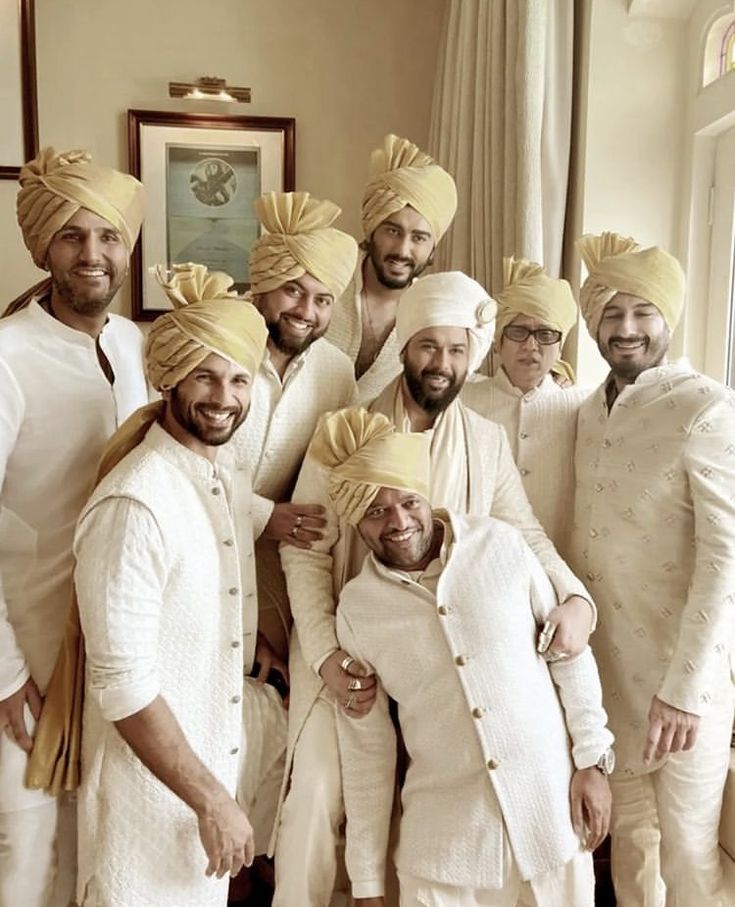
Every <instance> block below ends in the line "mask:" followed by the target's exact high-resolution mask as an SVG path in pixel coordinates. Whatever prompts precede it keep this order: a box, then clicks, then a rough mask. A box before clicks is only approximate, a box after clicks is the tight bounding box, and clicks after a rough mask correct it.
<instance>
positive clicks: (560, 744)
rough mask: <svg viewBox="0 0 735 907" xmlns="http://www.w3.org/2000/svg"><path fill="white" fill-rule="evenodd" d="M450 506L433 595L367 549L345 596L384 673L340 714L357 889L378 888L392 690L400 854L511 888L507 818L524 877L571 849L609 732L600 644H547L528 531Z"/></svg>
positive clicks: (351, 618) (456, 881)
mask: <svg viewBox="0 0 735 907" xmlns="http://www.w3.org/2000/svg"><path fill="white" fill-rule="evenodd" d="M450 519H451V526H452V534H453V537H454V540H453V543H451V544H450V545H449V549H448V552H447V556H446V557H447V560H446V566H445V567H444V570H443V571H442V574H441V577H440V579H439V582H438V586H437V590H436V595H433V594H432V593H431V592H430V591H429V590H427V589H426V588H425V587H424V586H422V585H420V584H419V583H417V582H416V581H415V580H414V579H413V578H412V577H411V576H410V575H408V574H406V573H404V572H401V571H397V570H390V569H388V568H386V567H385V566H384V565H382V564H380V562H379V561H377V560H376V558H375V556H374V555H369V556H368V558H367V559H366V561H365V565H364V566H363V569H362V571H361V572H360V574H359V575H358V577H357V578H355V579H354V580H353V581H352V582H350V583H348V585H347V586H345V588H344V589H343V590H342V594H341V596H340V600H339V607H338V609H337V637H338V639H339V642H340V644H341V646H342V648H344V649H345V650H346V651H348V652H350V653H351V654H352V655H353V656H354V657H355V658H357V659H358V660H359V661H360V662H361V663H363V664H365V665H369V666H370V667H371V668H372V669H373V670H374V671H375V673H376V674H377V676H378V678H379V680H380V689H379V692H378V702H377V703H376V705H375V706H374V707H373V709H372V710H371V711H370V713H369V714H368V715H367V716H365V717H364V718H361V719H359V720H356V719H351V718H348V717H347V716H345V715H344V714H343V713H342V712H339V713H338V717H337V729H338V733H339V742H340V755H341V761H342V772H343V784H344V797H345V806H346V813H347V868H348V871H349V873H350V877H351V879H352V882H353V892H354V894H355V896H356V897H368V896H377V895H378V894H380V893H382V890H381V891H378V890H375V889H372V890H371V886H372V885H375V884H376V883H382V880H383V879H384V877H385V861H386V851H387V843H388V829H389V824H390V814H391V808H392V804H393V791H394V784H395V729H394V726H393V722H392V720H391V717H390V715H389V712H388V697H390V698H391V699H392V700H394V701H395V702H396V703H397V705H398V720H399V723H400V728H401V733H402V736H403V740H404V743H405V746H406V750H407V752H408V755H409V764H408V769H407V773H406V778H405V782H404V784H403V788H402V793H401V804H402V818H401V829H400V844H399V847H398V851H397V853H396V857H395V859H396V866H397V869H398V872H399V873H400V874H403V873H408V874H409V875H413V876H417V877H419V878H424V879H431V880H434V881H437V882H441V883H444V884H449V885H456V886H467V887H470V888H480V889H481V888H496V889H497V888H501V887H502V885H503V882H504V877H505V872H506V866H505V865H504V859H503V829H504V828H505V829H506V830H507V833H508V837H509V839H510V842H511V846H512V850H513V858H514V860H515V862H516V864H517V866H518V869H519V872H520V874H521V877H522V878H523V879H524V880H528V879H530V878H532V877H533V876H536V875H538V874H540V873H544V872H548V871H549V870H552V869H555V868H558V867H560V866H562V865H563V864H565V863H566V862H568V861H569V860H570V859H572V857H573V856H574V854H575V853H576V852H577V851H578V850H579V847H580V842H579V840H578V838H577V836H576V834H575V833H574V830H573V828H572V824H571V815H570V811H569V785H570V782H571V776H572V772H573V770H574V766H576V767H577V768H587V767H589V766H590V765H594V764H595V763H596V761H597V759H598V758H599V756H600V755H601V754H602V753H604V752H605V751H606V750H607V749H608V747H609V746H611V744H612V735H611V734H610V732H609V731H608V730H607V729H606V727H605V720H606V719H605V713H604V711H603V709H602V691H601V688H600V682H599V677H598V675H597V668H596V666H595V662H594V658H593V656H592V653H591V651H590V650H589V648H588V649H586V650H585V652H584V653H583V654H582V655H581V656H579V657H578V658H575V659H573V660H570V661H566V662H557V663H556V664H553V665H547V663H546V662H545V661H544V659H543V658H542V657H541V656H540V655H538V654H537V652H536V649H535V639H536V636H537V631H538V628H539V627H540V626H541V625H542V624H543V622H544V620H545V619H546V617H547V615H548V613H549V611H551V609H552V608H554V607H555V605H556V595H555V593H554V590H553V587H552V586H551V583H550V582H549V580H548V578H547V576H546V575H545V573H544V572H543V569H542V568H541V565H540V564H539V562H538V560H537V559H536V557H535V556H534V555H533V553H532V552H531V550H530V548H528V546H527V544H526V543H525V542H524V541H523V538H522V536H521V534H520V532H518V530H517V529H514V528H513V527H511V526H508V525H507V524H506V523H502V522H500V521H498V520H493V519H491V518H488V517H466V516H465V517H463V516H458V515H456V514H450ZM407 639H410V640H411V645H410V646H406V640H407ZM567 734H568V735H569V738H571V752H570V746H569V743H568V736H567ZM449 740H451V741H452V745H451V746H447V745H446V741H449ZM572 754H573V760H574V765H573V763H572ZM438 816H440V817H441V820H440V822H438V823H437V821H436V817H438ZM363 886H365V887H364V888H363Z"/></svg>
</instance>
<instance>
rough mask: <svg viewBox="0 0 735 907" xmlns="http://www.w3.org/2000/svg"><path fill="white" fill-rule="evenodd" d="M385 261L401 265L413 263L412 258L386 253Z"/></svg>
mask: <svg viewBox="0 0 735 907" xmlns="http://www.w3.org/2000/svg"><path fill="white" fill-rule="evenodd" d="M385 261H393V262H395V263H396V264H401V265H413V264H414V260H413V258H405V257H404V256H403V255H386V256H385Z"/></svg>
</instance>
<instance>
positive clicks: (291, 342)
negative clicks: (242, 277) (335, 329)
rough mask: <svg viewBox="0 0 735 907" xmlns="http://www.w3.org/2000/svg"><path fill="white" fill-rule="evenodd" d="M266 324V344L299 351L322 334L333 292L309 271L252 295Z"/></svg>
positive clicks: (283, 350)
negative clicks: (264, 291) (268, 289)
mask: <svg viewBox="0 0 735 907" xmlns="http://www.w3.org/2000/svg"><path fill="white" fill-rule="evenodd" d="M255 305H256V306H257V308H258V311H259V312H260V314H261V315H262V316H263V318H264V319H265V323H266V327H267V328H268V335H269V339H268V345H269V347H275V348H276V349H277V350H279V351H280V352H281V353H285V354H286V355H287V356H296V355H298V354H299V353H301V352H303V351H304V350H305V349H306V348H307V347H308V346H309V345H310V344H312V343H313V342H314V341H315V340H318V339H319V338H320V337H322V336H323V335H324V334H325V332H326V330H327V328H328V327H329V322H330V321H331V319H332V307H333V305H334V294H333V293H332V291H331V290H330V289H329V288H328V287H326V286H325V285H324V284H323V283H320V281H318V280H317V279H316V278H315V277H312V276H311V275H310V274H304V275H303V277H299V278H297V279H295V280H288V281H286V283H284V284H283V285H282V286H280V287H278V288H277V289H275V290H271V291H270V292H268V293H261V294H260V295H258V296H256V297H255Z"/></svg>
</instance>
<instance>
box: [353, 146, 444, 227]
mask: <svg viewBox="0 0 735 907" xmlns="http://www.w3.org/2000/svg"><path fill="white" fill-rule="evenodd" d="M406 205H410V206H411V207H412V208H414V209H415V210H416V211H418V213H419V214H420V215H421V216H422V217H423V218H424V219H425V220H427V221H428V222H429V225H430V226H431V232H432V235H433V237H434V243H435V244H436V243H438V242H439V240H440V239H441V238H442V236H444V234H445V233H446V232H447V230H448V229H449V226H450V224H451V223H452V220H453V219H454V214H455V212H456V210H457V188H456V186H455V185H454V180H453V179H452V177H451V176H450V175H449V174H448V173H447V171H446V170H444V169H443V168H442V167H440V166H439V165H438V164H437V163H436V162H435V161H434V160H433V159H432V158H430V157H429V155H428V154H424V152H423V151H421V150H420V149H419V148H418V147H417V146H416V145H414V144H412V143H411V142H409V141H408V139H400V138H398V136H396V135H387V136H386V137H385V140H384V142H383V147H382V148H378V149H376V150H375V151H373V153H372V155H371V156H370V181H369V182H368V184H367V186H366V187H365V193H364V195H363V197H362V229H363V231H364V233H365V236H366V238H368V239H369V238H370V236H372V234H373V231H374V230H375V228H376V227H377V226H379V225H380V224H382V223H383V221H384V220H386V218H388V217H390V216H391V214H395V213H396V212H397V211H400V210H401V209H402V208H405V207H406Z"/></svg>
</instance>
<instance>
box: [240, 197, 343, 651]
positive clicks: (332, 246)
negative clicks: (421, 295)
mask: <svg viewBox="0 0 735 907" xmlns="http://www.w3.org/2000/svg"><path fill="white" fill-rule="evenodd" d="M255 210H256V212H257V214H258V217H259V219H260V222H261V224H262V225H263V228H264V231H265V232H264V233H263V235H262V236H261V237H260V239H258V240H257V241H256V242H255V244H254V245H253V247H252V249H251V252H250V290H251V293H252V297H253V301H254V303H255V305H256V307H257V308H258V310H259V311H260V313H261V314H262V315H263V317H264V318H265V323H266V326H267V328H268V344H267V355H266V356H265V358H264V359H263V362H262V363H261V365H260V368H259V369H258V373H257V375H256V377H255V384H254V387H253V394H252V398H251V402H250V411H249V413H248V417H247V420H246V422H245V424H244V425H243V427H242V429H241V430H239V431H237V432H235V434H234V435H233V437H232V441H231V442H230V444H229V445H228V447H230V449H231V451H232V453H233V455H234V458H235V462H236V465H237V467H238V468H240V469H245V470H247V471H248V472H249V473H250V477H251V481H252V486H253V492H254V495H253V526H254V531H255V535H256V539H257V541H256V545H255V558H256V568H257V575H258V607H259V610H260V629H261V631H262V632H264V633H265V634H266V636H267V637H268V639H269V641H270V643H271V645H273V647H274V648H275V649H276V651H277V652H278V654H279V655H280V656H281V657H282V658H284V659H285V658H287V654H288V634H289V632H290V630H291V612H290V608H289V606H288V596H287V594H286V584H285V581H284V578H283V572H282V570H281V562H280V558H279V557H278V544H279V542H286V543H288V544H293V545H307V546H308V544H309V543H310V541H311V540H312V539H314V538H317V537H318V534H319V530H320V528H321V526H322V524H323V521H322V519H321V517H320V515H319V512H320V508H319V507H313V506H310V505H308V504H291V503H290V499H291V493H292V492H293V487H294V485H295V483H296V477H297V475H298V471H299V468H300V466H301V461H302V460H303V457H304V453H305V452H306V448H307V445H308V443H309V440H310V438H311V436H312V434H313V433H314V429H315V428H316V423H317V420H318V418H319V416H320V415H321V414H322V413H324V412H327V411H329V410H332V409H340V408H341V407H343V406H348V405H349V404H350V403H352V402H353V401H354V399H355V395H356V388H355V378H354V373H353V369H352V363H351V362H350V360H349V359H348V358H347V356H346V355H345V354H344V353H343V352H341V350H338V349H336V347H334V346H333V345H332V344H331V343H328V342H327V340H326V339H325V337H324V333H325V332H326V330H327V328H328V326H329V323H330V320H331V318H332V313H333V311H334V306H335V304H336V300H337V299H339V296H340V294H341V293H342V292H343V290H344V288H345V286H346V285H347V283H348V281H349V280H350V278H351V276H352V273H353V271H354V270H355V262H356V260H357V243H356V242H355V240H354V239H353V238H352V237H351V236H348V235H347V234H346V233H343V232H342V231H340V230H337V229H335V228H334V227H333V226H332V223H333V221H334V220H335V219H336V218H337V217H338V216H339V213H340V209H339V208H338V207H337V206H336V205H334V204H332V202H329V201H319V200H318V199H315V198H312V197H310V196H309V193H308V192H281V193H276V192H271V193H268V194H267V195H263V196H261V197H260V198H259V199H257V200H256V202H255Z"/></svg>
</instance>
